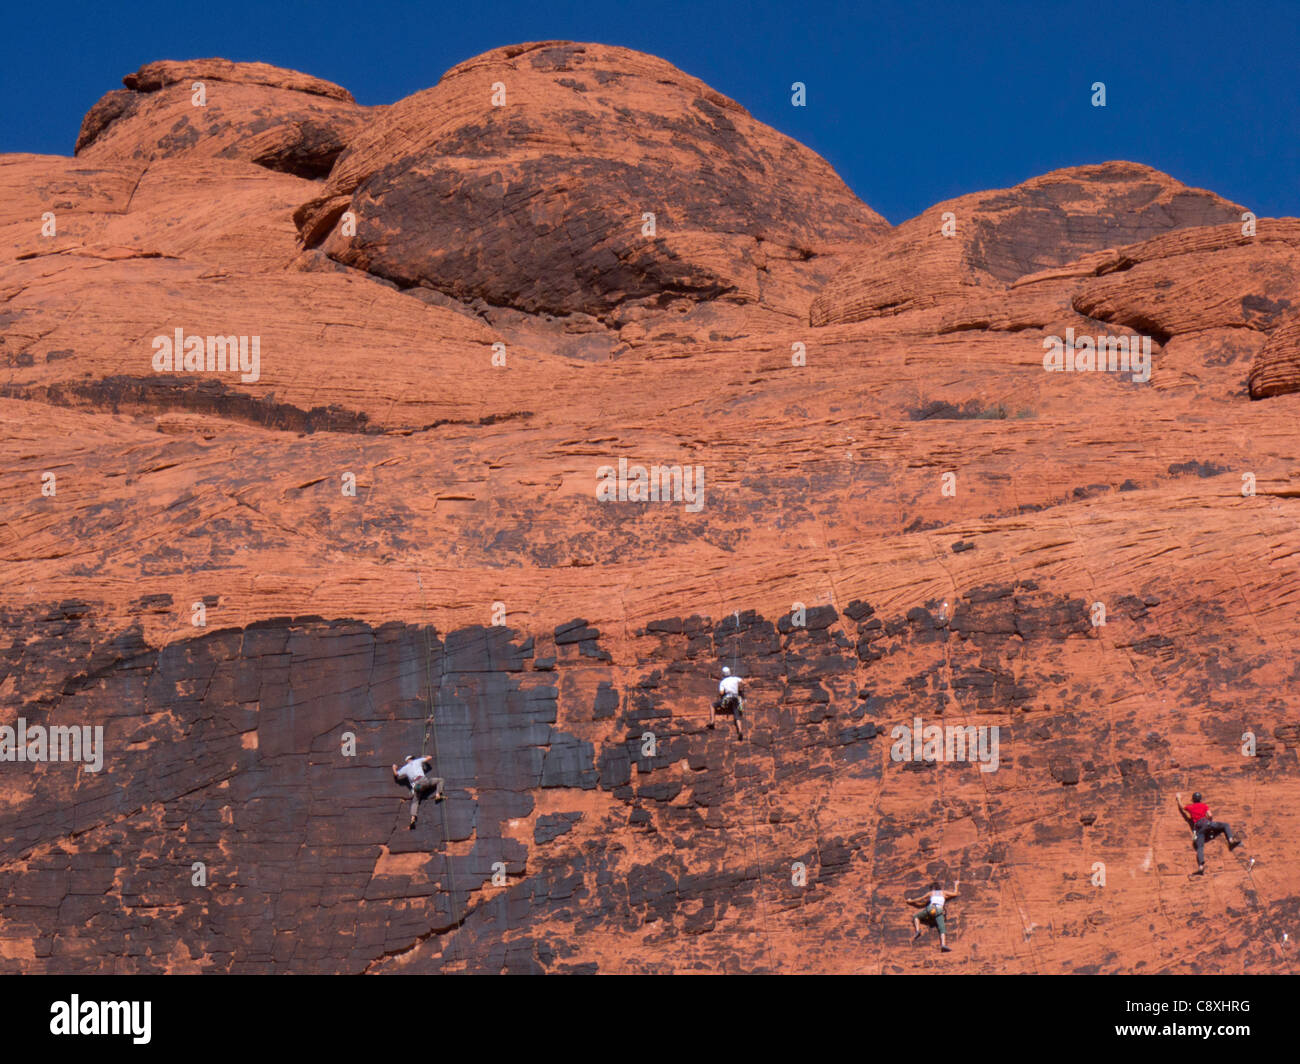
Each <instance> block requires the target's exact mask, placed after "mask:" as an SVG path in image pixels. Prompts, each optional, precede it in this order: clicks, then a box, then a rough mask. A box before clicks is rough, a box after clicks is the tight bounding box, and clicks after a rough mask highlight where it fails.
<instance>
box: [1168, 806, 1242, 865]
mask: <svg viewBox="0 0 1300 1064" xmlns="http://www.w3.org/2000/svg"><path fill="white" fill-rule="evenodd" d="M1174 797H1175V798H1176V799H1177V800H1178V811H1179V812H1180V813H1182V814H1183V819H1184V820H1186V821H1187V823H1188V825H1189V826H1190V827H1191V829H1192V833H1193V834H1194V835H1195V836H1196V864H1197V869H1196V873H1195V874H1196V875H1198V876H1203V875H1205V840H1206V839H1212V838H1214V836H1216V835H1218V834H1219V833H1220V832H1222V833H1223V834H1224V835H1226V836H1227V837H1228V849H1229V850H1235V849H1236V848H1237V847H1238V846H1240V845H1241V842H1242V838H1241V833H1240V832H1238V833H1237V835H1236V836H1234V835H1233V834H1232V828H1230V827H1229V826H1228V825H1227V824H1222V823H1220V822H1219V821H1217V820H1215V819H1214V815H1213V814H1212V813H1211V812H1210V807H1209V806H1208V805H1206V804H1205V803H1204V802H1203V801H1201V792H1200V791H1197V792H1196V793H1195V794H1193V795H1192V802H1191V805H1183V796H1182V795H1181V794H1175V795H1174Z"/></svg>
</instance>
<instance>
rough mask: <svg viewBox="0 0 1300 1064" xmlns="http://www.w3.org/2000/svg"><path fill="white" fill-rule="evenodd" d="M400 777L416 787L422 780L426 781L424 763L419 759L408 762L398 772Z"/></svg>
mask: <svg viewBox="0 0 1300 1064" xmlns="http://www.w3.org/2000/svg"><path fill="white" fill-rule="evenodd" d="M397 774H398V776H400V777H401V778H402V779H404V780H406V782H407V783H408V784H409V785H410V786H412V787H414V786H415V785H416V784H417V783H419V782H420V780H422V779H424V762H423V761H421V760H420V759H419V758H416V759H415V760H414V761H408V762H407V763H406V764H405V765H403V766H402V767H401V768H399V769H398V770H397Z"/></svg>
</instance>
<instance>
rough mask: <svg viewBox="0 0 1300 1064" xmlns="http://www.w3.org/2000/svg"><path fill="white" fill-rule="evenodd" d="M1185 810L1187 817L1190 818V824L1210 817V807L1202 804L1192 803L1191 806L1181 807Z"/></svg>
mask: <svg viewBox="0 0 1300 1064" xmlns="http://www.w3.org/2000/svg"><path fill="white" fill-rule="evenodd" d="M1183 808H1184V809H1186V810H1187V815H1188V816H1189V817H1191V818H1192V823H1193V824H1197V823H1199V822H1200V821H1201V820H1202V819H1203V818H1205V817H1207V816H1209V815H1210V807H1209V806H1208V805H1206V804H1205V803H1204V802H1193V803H1192V804H1191V805H1185V806H1183Z"/></svg>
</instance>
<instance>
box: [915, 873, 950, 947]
mask: <svg viewBox="0 0 1300 1064" xmlns="http://www.w3.org/2000/svg"><path fill="white" fill-rule="evenodd" d="M960 886H961V880H960V879H959V880H957V882H955V883H954V884H953V885H952V890H944V889H942V888H941V887H940V886H939V884H938V883H931V884H930V890H929V892H928V893H926V894H920V895H918V896H917V897H915V898H908V899H907V904H908V905H915V906H917V907H918V908H921V910H922V911H921V912H920V913H918V914H916V915H915V916H913V917H912V926H913V927H914V928H916V934H914V935H913V936H912V941H913V942H915V941H916V940H917V939H918V938H920V937H921V921H922V920H924V921H925V922H926V923H927V924H930V925H931V926H932V927H936V928H938V930H939V949H940V950H942V951H943V952H944V953H951V952H952V947H951V946H949V945H948V926H947V924H946V923H944V919H943V905H944V902H946V901H947V900H948V899H949V898H955V897H957V888H958V887H960Z"/></svg>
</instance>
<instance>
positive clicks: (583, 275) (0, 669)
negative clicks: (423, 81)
mask: <svg viewBox="0 0 1300 1064" xmlns="http://www.w3.org/2000/svg"><path fill="white" fill-rule="evenodd" d="M194 81H205V85H206V93H207V103H206V105H205V106H206V107H207V108H208V110H207V111H202V110H200V109H199V108H197V107H194V105H193V103H192V102H191V88H190V86H191V84H192V82H194ZM497 83H501V84H503V85H504V88H505V96H504V106H500V107H495V106H493V94H494V92H495V91H496V90H495V89H494V85H496V84H497ZM126 84H127V89H126V90H119V91H125V92H126V93H127V94H128V96H126V97H122V96H113V97H112V98H111V100H109V102H105V101H101V102H100V103H99V104H97V105H96V109H95V110H94V111H92V113H91V115H89V116H88V117H87V121H86V124H85V125H83V131H82V138H81V141H80V143H79V150H78V152H77V155H76V157H75V158H65V157H50V156H31V155H17V156H6V157H0V190H2V191H3V195H2V196H0V203H3V204H4V206H3V208H0V241H3V249H4V251H3V259H2V260H0V358H2V359H3V367H4V377H3V386H2V387H0V441H2V443H0V454H2V455H3V463H4V464H3V468H4V472H5V475H4V476H3V478H0V500H2V502H3V514H4V520H3V523H2V524H0V529H2V530H3V534H2V538H0V552H2V553H0V558H2V559H3V573H4V576H5V579H4V581H3V584H0V614H2V615H3V617H4V620H5V625H4V642H3V645H2V646H0V697H2V698H3V705H4V720H3V722H0V723H3V724H5V725H11V726H12V725H13V724H14V722H15V721H16V719H17V718H19V717H21V718H23V719H24V720H25V721H26V723H27V725H28V726H38V725H39V726H42V727H51V726H83V725H84V726H92V725H94V726H102V727H103V728H104V733H103V734H104V747H103V754H104V760H103V767H102V770H101V771H98V772H93V771H91V770H90V768H89V766H87V765H85V764H82V763H70V762H62V763H58V762H50V763H45V762H36V763H33V762H31V761H28V762H25V763H17V762H11V761H5V762H0V764H3V771H2V772H0V836H2V837H3V839H4V844H3V848H0V896H3V897H4V898H5V899H6V901H5V903H4V906H3V908H0V971H22V972H29V971H33V972H50V971H61V972H139V971H168V972H185V971H235V972H243V971H262V972H280V971H294V972H307V971H312V972H317V971H319V972H338V971H345V972H363V971H365V972H432V971H446V972H456V971H553V972H563V971H600V972H665V971H719V972H721V971H725V972H739V971H780V972H885V973H895V972H918V971H945V972H1107V973H1109V972H1132V971H1138V972H1176V973H1178V972H1181V973H1188V972H1281V971H1290V970H1292V969H1293V968H1294V952H1293V951H1294V939H1295V937H1296V934H1297V928H1298V925H1300V893H1297V889H1296V887H1295V886H1294V884H1295V882H1296V881H1297V874H1296V873H1297V872H1298V871H1300V866H1298V863H1297V857H1296V855H1295V849H1294V843H1293V840H1294V838H1295V837H1296V835H1297V831H1298V830H1300V813H1297V802H1296V799H1297V798H1298V797H1300V785H1298V780H1300V761H1298V759H1297V750H1298V749H1300V713H1298V712H1297V709H1296V706H1295V700H1294V698H1293V691H1294V688H1295V685H1296V682H1297V680H1298V679H1300V667H1298V666H1297V665H1296V663H1295V660H1294V653H1293V650H1292V645H1293V643H1294V641H1295V635H1296V632H1297V631H1300V577H1297V571H1298V570H1297V565H1296V561H1297V559H1300V524H1298V523H1297V515H1298V513H1300V510H1298V509H1297V507H1300V458H1298V457H1297V448H1296V415H1297V410H1298V407H1297V403H1300V395H1297V394H1296V392H1297V391H1300V372H1298V371H1297V364H1298V363H1297V359H1298V358H1300V350H1298V349H1297V334H1296V331H1295V328H1294V322H1295V317H1294V314H1295V308H1296V306H1297V300H1298V299H1300V282H1298V281H1297V272H1296V266H1297V254H1298V251H1297V227H1298V226H1300V222H1298V221H1297V220H1295V219H1259V220H1258V226H1257V231H1256V232H1255V234H1254V235H1253V236H1250V235H1246V233H1245V232H1244V231H1243V224H1244V223H1243V220H1242V219H1241V214H1242V213H1243V212H1242V209H1241V208H1239V207H1238V206H1237V205H1234V204H1231V203H1229V202H1227V201H1226V200H1223V199H1221V198H1220V197H1218V196H1216V195H1215V194H1213V193H1211V192H1206V191H1201V190H1193V189H1188V188H1186V187H1185V186H1183V185H1182V184H1180V183H1179V182H1178V181H1176V180H1175V179H1174V178H1172V177H1170V176H1168V175H1165V174H1161V173H1159V172H1157V171H1154V170H1151V169H1149V168H1147V167H1142V166H1139V165H1137V164H1133V163H1120V162H1112V163H1106V164H1102V165H1097V166H1093V165H1090V166H1080V167H1076V168H1072V169H1069V170H1063V171H1057V172H1056V173H1053V174H1048V175H1045V176H1043V177H1040V178H1036V179H1034V180H1032V181H1028V182H1025V183H1024V184H1022V185H1020V186H1017V187H1016V188H1014V189H1008V190H999V191H993V192H981V193H973V194H971V195H969V196H963V197H960V198H959V199H957V200H953V201H949V202H948V203H946V204H940V205H937V206H936V207H933V208H931V209H929V210H928V211H926V212H924V213H923V214H922V215H921V216H919V217H918V218H917V219H913V220H912V221H910V222H905V223H904V224H902V225H900V226H898V227H895V228H890V227H889V226H888V225H887V224H886V223H885V222H884V221H883V220H882V219H881V218H880V217H879V216H878V215H876V214H875V212H873V211H872V210H871V209H870V208H869V207H868V206H867V205H866V204H864V203H862V202H861V201H859V200H858V199H857V198H856V197H855V196H854V195H853V194H852V193H851V192H850V191H849V190H848V189H847V188H846V187H845V186H844V185H843V183H842V182H841V181H840V180H839V178H838V177H837V176H836V175H835V174H834V172H833V171H832V170H831V168H830V167H829V166H828V165H827V164H826V163H825V162H824V161H823V160H821V159H819V158H818V157H816V156H815V155H813V154H812V153H811V152H809V151H808V150H807V149H805V148H803V147H802V146H800V145H798V144H796V143H794V142H793V141H790V140H789V139H788V138H785V137H783V136H781V135H780V134H778V133H776V132H775V131H773V130H771V129H768V128H766V127H764V126H762V125H761V124H760V123H758V122H756V121H755V120H754V119H753V118H752V117H750V116H749V115H748V113H747V112H746V111H745V110H744V109H743V108H742V107H740V106H739V105H738V104H736V103H735V102H733V101H730V100H728V99H726V98H725V97H722V96H720V95H719V94H718V93H716V92H714V91H713V90H711V89H709V88H708V87H707V86H705V85H703V84H702V83H701V82H698V81H697V80H695V79H694V78H691V77H690V76H689V75H687V74H684V73H682V72H681V71H678V70H676V69H675V68H673V67H671V66H670V65H668V64H667V63H664V62H663V61H661V60H658V59H654V58H652V57H649V56H645V55H642V54H640V53H636V52H631V51H628V50H624V49H619V48H613V47H609V46H605V45H575V44H569V43H566V42H545V43H541V44H531V45H519V46H512V47H509V48H503V49H497V50H495V51H493V52H490V53H487V54H486V55H484V56H480V57H478V58H477V59H473V60H470V61H468V62H466V63H463V64H461V65H460V66H458V67H456V68H454V69H453V70H451V71H449V72H448V74H447V75H445V76H444V78H443V79H442V80H441V81H440V82H439V83H438V84H437V85H436V86H434V87H433V88H431V89H428V90H426V91H425V92H422V93H418V94H416V95H415V96H412V97H410V98H408V99H406V100H402V101H398V102H397V103H394V104H393V105H391V106H389V107H386V108H376V109H365V108H360V107H357V105H355V104H354V103H352V101H351V98H350V97H349V96H348V95H347V93H346V92H345V91H344V90H341V89H338V88H337V87H336V86H330V85H329V84H328V83H324V82H319V81H317V80H316V79H314V78H310V77H308V76H307V75H303V74H297V73H295V72H291V71H280V70H277V69H275V68H271V67H266V66H264V65H262V64H227V63H225V62H224V61H220V60H204V61H197V62H195V63H162V64H151V65H150V66H147V67H144V68H142V69H141V70H140V71H139V72H137V74H135V75H132V76H130V77H128V79H126ZM187 109H188V110H187ZM96 112H98V113H96ZM182 116H185V118H186V120H187V124H186V128H187V129H188V130H190V131H191V133H192V135H191V134H190V133H187V134H186V136H184V137H179V138H171V139H168V137H167V136H166V135H165V134H166V130H168V129H171V128H172V126H174V125H175V124H176V123H177V122H178V121H179V120H180V118H181V117H182ZM309 123H310V124H311V128H312V129H313V130H314V132H312V134H311V136H310V137H305V136H302V135H299V134H300V131H301V130H303V129H304V128H307V125H308V124H309ZM295 131H299V132H295ZM88 137H89V139H88ZM336 148H337V152H335V149H336ZM331 152H334V153H335V154H333V155H330V153H331ZM327 156H329V159H328V162H329V166H328V169H327V170H326V171H325V172H317V171H314V170H313V167H314V166H324V165H325V162H326V157H327ZM286 160H288V161H289V162H293V165H288V163H287V162H286ZM295 160H296V161H295ZM302 160H308V162H309V163H310V165H304V164H303V163H302ZM313 160H314V162H313ZM271 162H276V163H277V165H270V163H271ZM865 191H866V192H867V194H868V195H869V190H865ZM946 211H951V212H952V213H953V215H954V216H955V232H954V234H953V235H952V236H946V235H944V232H943V221H944V219H943V214H944V212H946ZM647 212H649V213H653V214H654V215H655V229H654V235H653V236H650V235H647V233H646V231H644V230H643V225H644V222H643V215H644V214H645V213H647ZM349 213H350V214H351V218H349V217H348V215H349ZM51 217H52V219H53V229H52V231H51V227H50V218H51ZM177 329H180V330H182V333H183V335H184V336H197V337H200V338H204V339H206V337H209V336H213V337H227V336H229V337H234V338H236V339H237V338H239V337H245V338H251V337H257V338H258V340H259V348H258V350H259V362H258V365H257V367H256V372H255V373H253V372H251V371H243V370H242V369H241V368H240V367H234V368H231V367H230V366H227V369H226V370H225V371H221V370H218V369H211V370H209V369H208V368H207V366H206V365H204V366H203V368H202V369H196V370H193V371H188V370H182V371H176V370H175V369H172V370H162V371H160V370H158V369H156V368H155V359H156V356H157V353H158V350H159V345H158V342H157V338H158V337H163V338H165V339H170V338H172V337H174V335H175V330H177ZM1067 329H1072V330H1073V334H1072V335H1074V336H1076V337H1084V336H1087V337H1116V338H1124V339H1125V340H1127V339H1129V338H1134V339H1138V338H1139V337H1140V336H1141V335H1145V336H1147V337H1149V338H1150V340H1151V351H1152V356H1151V365H1150V377H1149V380H1146V381H1140V380H1135V379H1133V378H1134V374H1133V373H1131V372H1129V373H1120V372H1114V373H1112V372H1084V371H1079V372H1047V371H1045V369H1044V354H1045V341H1047V342H1048V343H1049V344H1050V338H1051V337H1053V336H1056V337H1063V336H1065V334H1066V330H1067ZM246 378H254V379H246ZM1252 397H1254V398H1252ZM620 460H623V461H624V462H626V463H627V465H629V466H636V465H642V466H647V467H648V466H651V465H661V464H662V465H670V466H671V465H677V466H682V467H687V468H689V469H690V470H692V471H694V470H696V469H698V470H701V471H702V480H701V479H699V476H700V475H697V476H696V477H694V478H692V487H693V489H694V490H695V491H696V492H697V494H695V495H691V494H690V493H685V494H683V495H682V496H681V497H679V498H677V499H676V500H669V501H663V502H641V501H618V499H614V500H612V501H602V500H601V499H600V498H599V497H598V488H599V486H600V485H601V483H602V480H603V477H604V474H603V473H602V470H603V469H606V468H613V469H617V468H618V467H619V464H620ZM692 500H694V501H692ZM695 503H698V505H695ZM723 665H727V666H731V667H733V668H735V669H736V671H737V672H738V673H739V674H740V675H741V676H742V677H743V678H744V679H745V682H746V689H747V711H746V718H745V732H746V734H745V737H744V739H743V740H737V739H736V738H735V735H734V732H733V731H732V730H731V727H730V724H731V722H730V720H728V719H727V718H722V720H721V726H720V727H718V728H716V729H714V730H709V729H707V728H706V723H707V720H708V712H709V703H710V702H711V701H712V698H713V696H714V692H715V690H716V684H717V680H718V676H719V672H720V669H721V667H722V666H723ZM917 718H920V719H921V721H922V722H923V724H925V725H933V724H937V725H942V726H945V727H949V726H953V727H956V726H960V727H965V726H973V727H975V728H986V729H992V728H994V727H996V728H997V729H998V743H999V746H998V760H997V767H996V770H995V771H982V770H981V766H980V765H978V764H976V763H972V762H971V761H969V760H967V761H964V762H961V761H958V762H954V761H933V760H930V761H925V760H921V761H915V760H913V761H907V760H900V759H898V757H896V756H895V755H896V753H897V750H896V749H895V747H896V743H897V737H896V734H895V730H896V729H897V728H899V727H901V726H904V725H906V726H908V727H911V726H912V725H913V722H914V721H915V720H916V719H917ZM0 734H2V733H0ZM985 735H986V736H991V732H986V733H985ZM1244 749H1245V750H1250V751H1252V753H1251V756H1247V755H1246V754H1245V753H1243V750H1244ZM422 751H427V752H429V753H432V754H434V755H435V757H436V759H437V765H438V772H439V774H440V775H442V776H444V777H445V778H446V780H447V793H448V799H447V801H446V802H444V803H443V804H441V805H438V806H434V805H431V804H426V806H425V807H424V811H423V812H422V813H421V817H420V822H419V825H418V826H417V828H416V829H415V830H414V831H410V830H408V829H407V825H406V817H405V812H404V811H405V808H406V801H405V800H404V799H403V797H402V792H401V791H400V790H398V788H397V787H395V786H394V784H393V781H392V775H391V771H390V764H391V763H392V762H393V761H400V760H401V758H402V756H403V755H405V754H409V753H419V752H422ZM984 767H986V768H987V767H989V766H988V765H987V764H986V765H985V766H984ZM1194 790H1199V791H1201V792H1203V793H1204V794H1205V796H1206V800H1207V801H1208V802H1209V804H1210V806H1211V808H1212V809H1213V811H1214V813H1215V814H1216V816H1217V817H1218V818H1219V819H1222V820H1227V821H1228V822H1229V823H1231V824H1232V825H1233V827H1234V829H1241V830H1244V832H1245V834H1246V838H1247V842H1246V845H1245V846H1244V847H1242V848H1240V849H1238V850H1237V851H1235V852H1234V853H1229V851H1228V850H1227V848H1226V846H1225V845H1224V843H1223V841H1222V840H1215V841H1212V842H1210V843H1209V844H1208V847H1207V874H1206V875H1205V876H1204V877H1189V873H1191V872H1193V871H1194V870H1195V856H1194V854H1193V852H1192V848H1191V839H1190V833H1189V831H1188V829H1187V827H1186V825H1185V824H1184V823H1183V821H1182V819H1181V818H1180V816H1179V814H1178V812H1177V810H1176V808H1175V799H1174V795H1175V792H1181V793H1182V795H1183V799H1184V801H1190V795H1191V792H1192V791H1194ZM1252 861H1253V863H1252ZM196 864H198V865H202V868H203V875H202V879H203V882H202V883H199V882H197V880H196V877H197V876H198V872H197V871H196ZM931 879H941V880H943V881H944V885H945V886H947V887H948V888H949V889H951V887H952V885H953V882H954V881H955V880H957V879H960V882H961V886H960V894H959V897H958V898H957V899H955V900H954V901H952V902H951V903H950V905H951V908H950V916H949V941H950V944H951V945H952V946H953V952H951V953H946V954H941V953H940V952H938V949H937V944H936V942H935V941H934V938H933V937H926V938H923V939H922V940H921V941H920V942H919V943H917V944H915V945H913V944H912V943H911V942H910V939H911V934H912V931H911V921H910V913H911V911H912V910H908V909H907V907H906V906H905V904H904V899H905V898H906V897H909V896H915V895H916V894H917V893H918V892H920V891H921V890H923V889H924V888H925V887H926V886H927V885H928V883H929V882H930V880H931ZM929 935H930V936H933V932H929Z"/></svg>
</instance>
